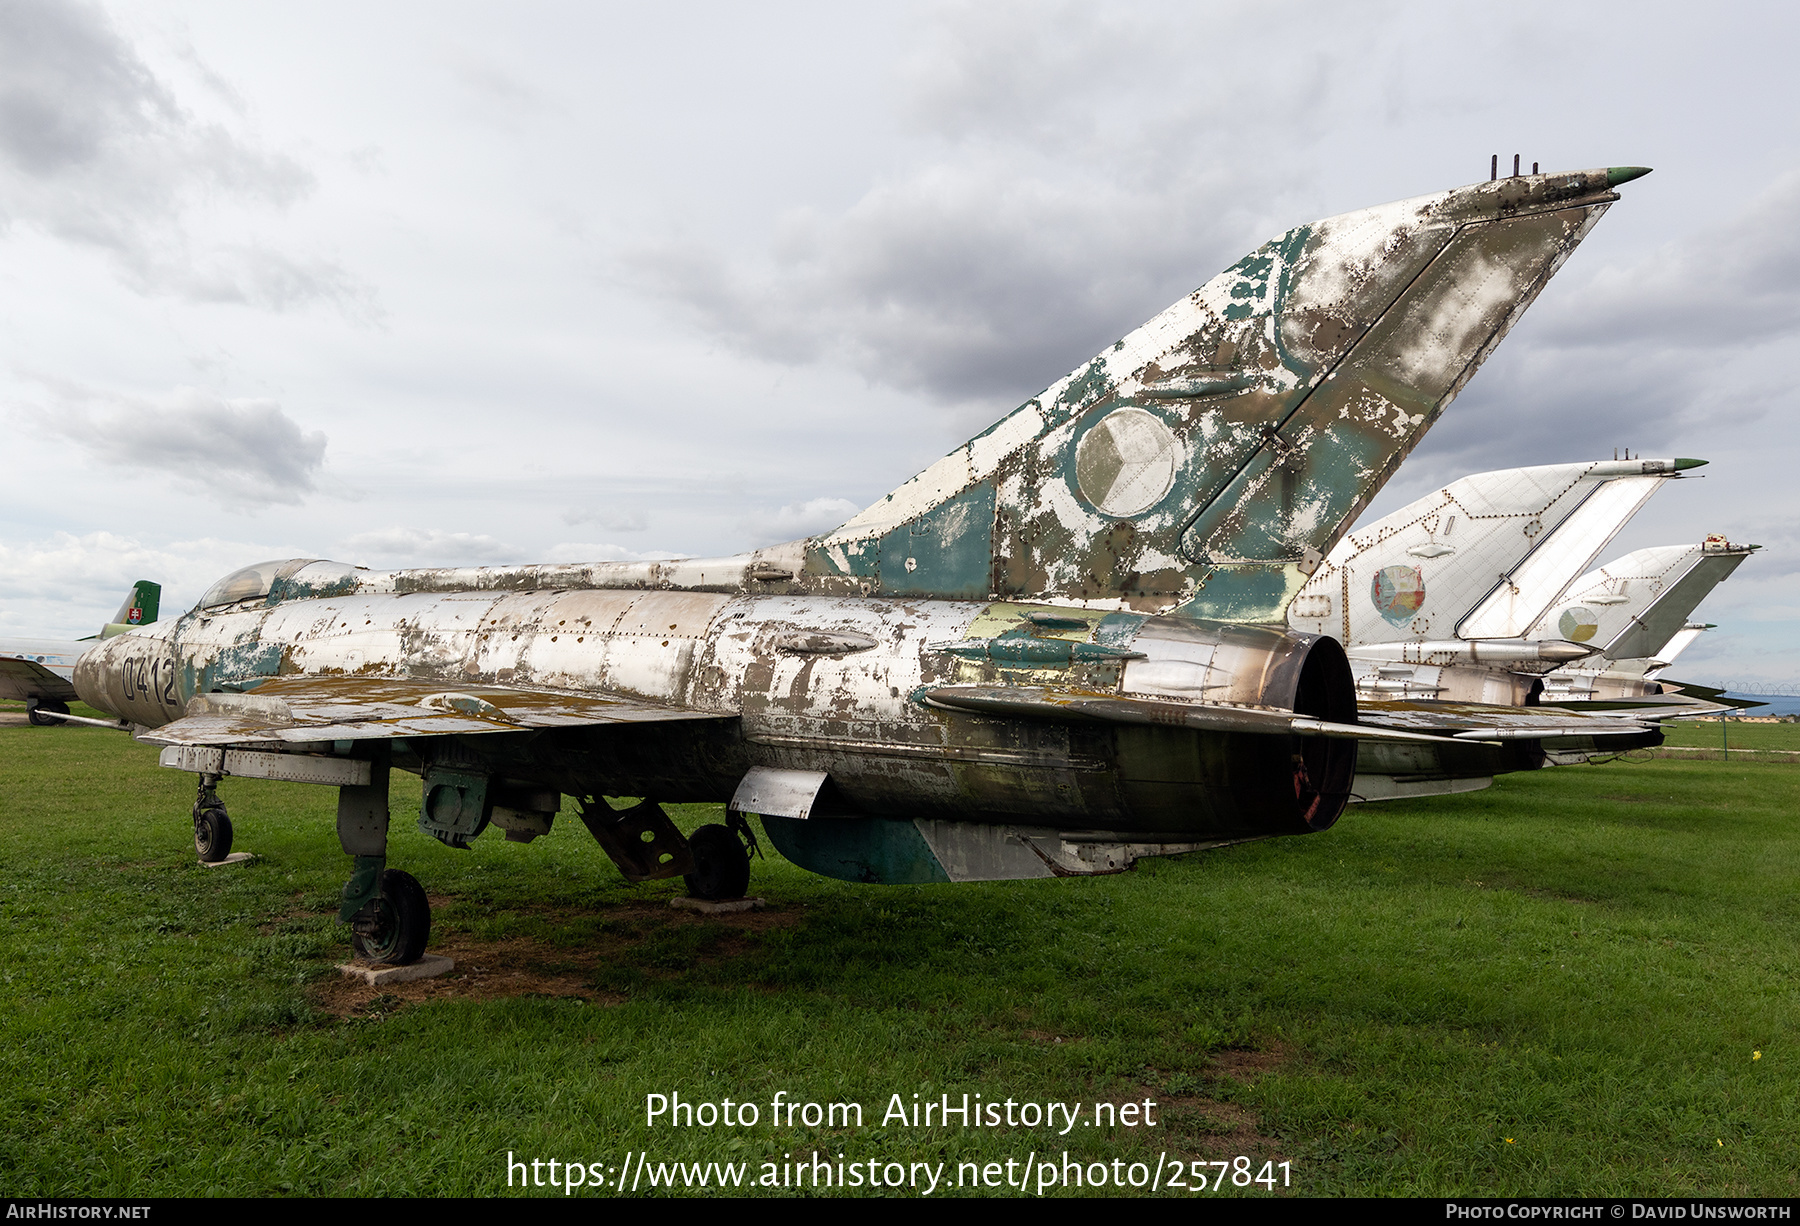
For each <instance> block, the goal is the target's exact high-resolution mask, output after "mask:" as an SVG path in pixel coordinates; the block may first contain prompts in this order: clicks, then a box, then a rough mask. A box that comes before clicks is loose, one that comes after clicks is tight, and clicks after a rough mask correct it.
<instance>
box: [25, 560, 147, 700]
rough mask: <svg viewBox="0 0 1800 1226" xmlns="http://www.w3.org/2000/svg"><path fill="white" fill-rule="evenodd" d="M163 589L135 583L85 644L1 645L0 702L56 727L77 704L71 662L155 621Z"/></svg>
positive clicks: (32, 642) (43, 641)
mask: <svg viewBox="0 0 1800 1226" xmlns="http://www.w3.org/2000/svg"><path fill="white" fill-rule="evenodd" d="M161 599H162V587H161V586H160V585H158V584H155V583H151V582H150V581H149V580H148V579H139V580H138V581H137V582H136V583H134V584H132V585H131V591H129V592H127V593H126V595H125V603H124V604H122V605H120V606H119V611H118V612H117V613H115V614H113V619H112V621H110V622H108V623H107V624H106V625H104V626H102V627H101V628H100V633H99V634H97V635H94V636H92V637H90V638H85V639H73V640H68V639H0V699H11V700H13V701H14V702H18V701H21V700H23V702H24V703H25V714H26V717H27V718H28V719H29V720H30V721H31V722H32V723H33V724H37V725H39V726H40V727H41V726H43V725H46V724H59V723H63V722H64V720H62V719H60V718H58V717H59V716H67V715H68V714H69V703H70V702H71V701H73V700H74V698H75V661H76V660H78V659H80V658H81V656H82V653H84V652H86V651H87V650H88V649H89V648H90V647H92V646H93V645H94V644H95V643H96V642H98V641H99V640H101V639H106V638H111V637H112V636H113V635H115V634H121V633H123V632H124V631H126V630H129V629H131V628H132V627H133V626H142V625H147V624H148V623H150V622H153V621H155V620H156V614H157V605H158V603H159V602H160V600H161Z"/></svg>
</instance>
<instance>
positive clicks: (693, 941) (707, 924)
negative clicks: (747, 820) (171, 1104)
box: [310, 897, 803, 1017]
mask: <svg viewBox="0 0 1800 1226" xmlns="http://www.w3.org/2000/svg"><path fill="white" fill-rule="evenodd" d="M430 901H431V904H432V908H433V910H439V909H441V908H443V907H444V906H445V905H446V904H448V903H450V902H453V901H454V900H453V899H449V898H441V897H434V898H432V899H431V900H430ZM526 913H527V914H531V915H533V916H534V917H536V918H541V919H547V920H550V921H552V922H556V921H564V922H577V921H592V920H595V919H600V920H604V921H605V923H606V926H607V931H605V932H603V933H600V934H598V935H597V936H596V937H595V938H594V940H592V941H591V942H589V943H587V944H584V945H581V946H578V947H568V946H561V945H553V944H550V943H549V942H546V941H544V940H541V939H539V938H537V937H533V936H514V937H505V938H501V939H499V940H486V939H482V938H479V937H476V936H473V935H471V934H469V933H465V932H458V931H456V930H454V929H451V930H444V929H438V930H437V931H436V932H434V933H433V936H432V940H431V946H430V952H432V953H434V954H438V955H440V956H442V957H446V958H449V959H450V960H451V961H453V962H454V963H455V964H456V965H455V967H454V968H453V969H451V970H450V971H449V972H447V973H446V974H443V975H439V976H437V977H436V978H433V979H419V980H414V981H413V982H411V983H398V984H383V985H381V986H375V985H372V984H368V983H364V982H362V981H361V980H358V979H351V978H349V977H347V976H344V975H341V974H338V973H336V972H333V973H331V974H328V975H326V976H324V977H322V978H321V979H320V980H319V981H318V982H317V983H315V984H314V985H313V988H312V990H311V993H310V995H311V998H312V1003H313V1007H314V1008H315V1009H318V1010H319V1011H321V1012H323V1013H327V1014H330V1015H332V1016H334V1017H350V1016H354V1015H363V1016H367V1015H370V1014H371V1013H373V1014H381V1013H385V1012H390V1011H391V1010H392V1009H393V1007H394V1006H395V1005H396V1004H399V1003H406V1004H417V1003H422V1002H428V1001H434V1000H476V1001H480V1000H505V999H510V998H513V997H520V996H540V997H565V998H573V999H577V1000H583V1001H587V1002H589V1003H591V1004H598V1005H616V1004H620V1003H622V1002H623V1001H624V1000H625V999H626V997H625V995H624V994H623V993H620V992H616V991H609V990H607V989H605V988H602V987H600V986H599V985H598V983H597V979H598V977H599V975H600V974H601V972H602V971H604V970H606V969H608V968H610V967H616V966H618V965H621V964H627V965H631V966H634V967H637V968H639V969H640V970H641V972H642V973H643V974H644V975H645V976H646V977H647V978H653V979H661V978H669V977H671V976H673V975H678V974H680V973H681V969H682V968H681V967H679V966H667V965H661V964H659V962H658V960H657V959H655V958H650V959H645V958H643V957H642V956H641V955H642V954H644V953H645V952H647V947H650V946H652V945H653V944H656V943H663V944H669V943H674V944H677V945H678V946H679V947H680V950H681V952H680V960H683V961H685V962H688V963H691V964H706V963H713V962H722V961H725V960H727V959H731V958H736V957H742V956H744V955H746V954H748V953H750V952H751V951H752V950H753V949H754V948H755V944H756V939H757V937H758V935H759V934H761V933H763V932H767V931H769V930H770V929H774V928H788V927H792V926H793V925H795V924H797V923H799V922H800V920H801V918H802V915H803V912H802V910H801V908H799V907H794V906H790V907H772V908H769V909H765V910H762V911H746V912H743V913H741V914H738V915H698V914H695V913H694V912H692V911H681V910H676V909H675V908H673V907H670V906H669V905H668V903H667V902H666V901H661V902H657V901H650V900H646V901H643V902H631V903H626V904H624V905H622V906H617V907H607V908H603V909H600V910H596V911H586V912H580V913H571V912H568V911H562V912H558V911H555V910H553V909H550V908H541V909H532V910H530V911H529V912H526ZM619 929H623V930H625V932H623V933H621V932H619V931H616V930H619ZM344 952H345V954H346V955H348V954H349V952H350V951H349V949H348V948H346V949H345V951H344ZM346 960H347V959H346Z"/></svg>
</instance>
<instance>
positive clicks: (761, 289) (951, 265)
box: [631, 163, 1225, 401]
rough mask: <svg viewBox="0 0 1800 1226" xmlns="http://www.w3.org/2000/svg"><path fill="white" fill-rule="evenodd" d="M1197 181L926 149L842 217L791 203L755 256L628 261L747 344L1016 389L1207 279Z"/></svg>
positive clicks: (950, 395) (871, 373)
mask: <svg viewBox="0 0 1800 1226" xmlns="http://www.w3.org/2000/svg"><path fill="white" fill-rule="evenodd" d="M1188 186H1190V187H1196V188H1197V187H1198V185H1195V184H1192V183H1191V182H1190V183H1189V184H1188ZM1212 195H1214V193H1211V192H1205V191H1203V190H1195V191H1192V192H1185V191H1180V190H1170V191H1167V192H1165V193H1164V194H1161V195H1151V196H1144V195H1140V194H1138V193H1135V192H1128V191H1122V190H1120V189H1119V188H1117V187H1116V186H1108V185H1106V184H1103V183H1100V182H1098V181H1087V182H1079V183H1068V182H1064V183H1052V182H1048V181H1045V180H1043V179H1039V178H1034V177H1033V176H1032V175H1031V174H1030V173H1028V172H1024V171H1020V172H1019V173H1013V168H1007V167H1000V166H995V165H993V164H991V163H990V164H987V165H972V164H965V165H941V166H936V167H932V168H930V169H928V170H927V171H925V172H923V173H921V174H919V175H917V176H915V177H914V178H912V179H911V180H909V181H906V182H903V183H898V184H894V185H892V186H887V187H882V188H878V189H876V190H874V191H872V192H870V193H869V194H868V195H866V196H865V197H864V198H863V199H862V200H861V201H859V202H858V203H857V204H856V205H855V206H854V207H853V208H852V209H850V210H849V211H848V212H847V213H846V214H844V215H843V216H841V217H838V218H825V217H822V216H820V215H818V214H814V213H799V214H795V215H793V216H791V217H789V218H788V219H786V221H785V223H784V224H783V226H782V233H781V235H780V236H779V239H778V241H777V244H776V250H775V256H774V259H773V261H772V263H771V264H770V265H769V266H768V267H766V268H764V269H748V268H742V267H734V266H732V265H730V264H729V263H727V262H726V261H725V260H723V259H720V258H717V257H714V256H710V255H707V254H702V253H697V252H695V251H694V250H693V249H692V248H688V247H683V248H675V247H665V248H661V249H647V250H640V251H639V252H636V253H634V255H633V256H632V257H631V264H632V266H633V268H634V270H635V272H636V273H637V274H638V275H639V277H640V278H641V279H642V280H643V282H644V283H645V284H647V285H648V286H649V287H650V288H651V289H653V290H654V291H655V292H657V293H659V294H661V295H663V296H664V297H666V298H667V299H669V300H670V301H672V302H674V303H677V304H679V305H680V306H681V307H683V308H684V309H685V310H686V311H687V312H688V313H690V314H691V316H692V317H694V318H695V319H696V320H698V322H699V323H700V324H701V325H702V326H703V327H704V328H705V329H706V330H707V331H709V332H712V333H714V334H716V335H718V336H720V337H721V338H723V339H724V340H726V341H727V342H728V343H730V344H732V345H733V346H734V347H736V348H738V349H740V350H742V351H744V352H747V353H750V354H752V355H755V356H758V357H764V358H769V359H772V360H775V361H780V362H787V363H804V362H811V361H817V360H821V359H826V360H834V361H839V362H842V363H844V364H846V365H848V366H850V367H851V368H853V369H856V370H858V371H860V372H862V373H863V374H864V375H866V376H867V377H869V378H871V379H875V380H878V381H880V382H883V383H887V384H890V385H892V386H895V387H900V388H905V389H908V390H923V391H926V392H929V393H931V394H932V395H934V396H937V397H939V398H941V399H944V400H947V401H956V400H964V399H968V398H972V397H987V396H995V395H1000V396H1009V397H1017V398H1023V397H1024V396H1026V395H1029V394H1030V393H1032V392H1035V391H1037V390H1038V389H1039V388H1041V387H1043V386H1045V385H1046V384H1048V383H1049V382H1050V381H1051V380H1053V379H1055V378H1057V377H1058V376H1060V375H1062V374H1063V373H1064V372H1065V371H1066V370H1067V369H1068V368H1069V367H1070V366H1071V365H1072V364H1073V361H1075V360H1079V358H1071V356H1070V355H1071V354H1076V355H1084V356H1085V355H1087V354H1091V353H1093V352H1096V351H1098V350H1099V349H1100V348H1101V347H1102V346H1103V345H1105V344H1107V343H1108V342H1110V341H1113V340H1116V339H1117V338H1118V337H1119V336H1121V335H1123V334H1124V333H1125V332H1127V331H1129V330H1130V328H1131V327H1133V326H1135V325H1136V324H1137V323H1138V322H1140V321H1141V320H1143V319H1145V318H1147V317H1148V316H1149V315H1150V314H1151V313H1152V312H1154V311H1156V310H1159V309H1161V308H1162V307H1164V306H1166V305H1168V303H1169V302H1170V301H1172V300H1173V299H1174V298H1175V297H1176V296H1178V295H1179V294H1181V293H1184V292H1186V291H1187V290H1190V289H1192V288H1194V286H1195V285H1197V284H1199V283H1200V282H1201V281H1204V280H1205V279H1206V275H1207V274H1203V273H1198V272H1197V271H1196V270H1198V269H1202V268H1208V267H1210V266H1211V265H1212V264H1214V263H1217V262H1220V261H1219V259H1218V257H1216V256H1213V255H1212V253H1213V252H1214V251H1216V250H1220V249H1222V247H1221V243H1220V241H1219V240H1220V237H1221V236H1220V234H1219V230H1220V229H1221V225H1220V216H1221V213H1223V212H1224V211H1225V210H1214V209H1209V208H1207V207H1205V203H1204V202H1205V201H1206V200H1207V198H1209V197H1211V196H1212ZM1203 253H1204V254H1203Z"/></svg>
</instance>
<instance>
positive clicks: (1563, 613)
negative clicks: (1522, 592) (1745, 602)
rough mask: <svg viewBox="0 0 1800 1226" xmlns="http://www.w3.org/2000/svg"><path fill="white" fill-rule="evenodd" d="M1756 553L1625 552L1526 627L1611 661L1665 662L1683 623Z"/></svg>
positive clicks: (1716, 543)
mask: <svg viewBox="0 0 1800 1226" xmlns="http://www.w3.org/2000/svg"><path fill="white" fill-rule="evenodd" d="M1757 548H1758V547H1757V546H1755V545H1733V544H1731V543H1730V542H1729V541H1727V540H1726V539H1725V538H1724V537H1707V538H1706V540H1705V542H1704V543H1702V544H1698V545H1661V546H1656V547H1654V548H1651V549H1639V550H1637V551H1636V552H1634V553H1628V554H1626V555H1625V556H1624V557H1622V558H1619V559H1616V560H1615V561H1612V562H1608V563H1607V564H1606V565H1605V566H1603V567H1601V568H1600V569H1599V570H1596V571H1590V572H1589V573H1587V574H1585V575H1583V576H1582V577H1581V578H1580V579H1578V580H1576V581H1575V583H1574V584H1572V585H1571V586H1570V588H1569V592H1568V598H1567V599H1566V600H1564V601H1562V602H1561V603H1559V604H1558V605H1557V607H1555V608H1553V609H1551V610H1550V611H1549V612H1548V613H1546V614H1545V615H1544V616H1543V618H1542V619H1541V620H1539V621H1538V623H1537V624H1536V625H1535V626H1533V627H1532V628H1531V634H1530V637H1532V638H1534V639H1545V638H1554V639H1568V640H1569V641H1570V642H1575V643H1587V644H1590V645H1592V646H1595V647H1598V648H1600V652H1601V655H1603V656H1605V657H1606V658H1607V659H1609V660H1635V659H1658V660H1662V661H1664V662H1665V663H1667V661H1668V660H1669V659H1671V658H1672V657H1671V656H1667V655H1664V654H1663V653H1664V649H1665V648H1667V647H1668V646H1669V644H1670V642H1671V641H1672V640H1673V639H1674V638H1675V637H1676V636H1677V635H1678V634H1680V633H1681V632H1682V631H1683V630H1684V629H1685V628H1686V627H1687V624H1688V617H1689V616H1690V615H1691V614H1692V613H1693V611H1694V610H1695V609H1696V608H1698V607H1699V606H1700V602H1701V601H1702V600H1704V599H1706V597H1707V595H1708V594H1709V593H1710V592H1711V591H1712V590H1713V588H1715V587H1717V586H1718V585H1719V584H1721V583H1723V582H1724V581H1725V580H1726V579H1727V578H1729V577H1730V575H1731V573H1732V572H1733V571H1735V570H1736V569H1737V568H1738V567H1739V566H1740V565H1741V564H1742V563H1743V561H1744V559H1745V558H1747V557H1749V556H1750V554H1751V553H1752V552H1754V551H1755V550H1756V549H1757ZM1691 637H1692V636H1691V635H1690V636H1689V638H1691ZM1686 645H1687V644H1686V642H1685V641H1684V642H1683V644H1682V646H1684V647H1685V646H1686Z"/></svg>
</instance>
